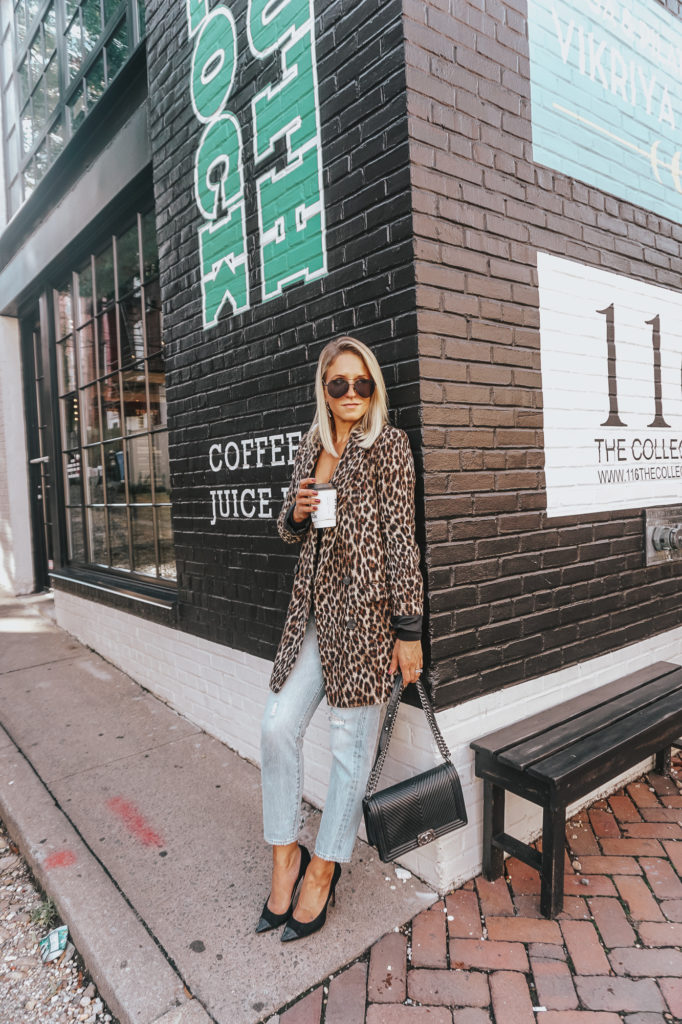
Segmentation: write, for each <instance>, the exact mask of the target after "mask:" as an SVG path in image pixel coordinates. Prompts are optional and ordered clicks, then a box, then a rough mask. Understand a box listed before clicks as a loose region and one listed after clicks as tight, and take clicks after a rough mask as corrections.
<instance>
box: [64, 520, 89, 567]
mask: <svg viewBox="0 0 682 1024" xmlns="http://www.w3.org/2000/svg"><path fill="white" fill-rule="evenodd" d="M66 524H67V534H68V544H69V558H70V560H71V561H72V562H84V561H85V534H84V530H83V509H82V508H80V507H79V506H74V507H73V508H69V509H67V517H66Z"/></svg>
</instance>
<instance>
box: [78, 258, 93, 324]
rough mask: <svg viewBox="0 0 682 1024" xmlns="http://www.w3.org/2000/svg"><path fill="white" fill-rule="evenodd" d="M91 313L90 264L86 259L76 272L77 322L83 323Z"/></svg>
mask: <svg viewBox="0 0 682 1024" xmlns="http://www.w3.org/2000/svg"><path fill="white" fill-rule="evenodd" d="M92 314H93V303H92V265H91V263H90V260H88V262H87V263H86V264H85V266H84V267H81V269H80V271H79V273H78V323H79V324H84V323H85V322H86V320H89V319H90V318H91V317H92Z"/></svg>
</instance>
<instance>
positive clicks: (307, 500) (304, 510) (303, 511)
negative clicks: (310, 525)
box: [292, 476, 320, 523]
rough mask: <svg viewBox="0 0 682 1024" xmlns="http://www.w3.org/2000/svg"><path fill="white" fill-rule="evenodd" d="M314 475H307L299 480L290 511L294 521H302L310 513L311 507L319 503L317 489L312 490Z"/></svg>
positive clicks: (313, 507) (315, 506)
mask: <svg viewBox="0 0 682 1024" xmlns="http://www.w3.org/2000/svg"><path fill="white" fill-rule="evenodd" d="M314 485H315V477H314V476H307V477H305V478H304V479H303V480H301V482H300V484H299V485H298V491H297V492H296V504H295V506H294V511H293V513H292V516H293V520H294V522H295V523H302V522H303V520H304V519H307V518H308V517H309V516H310V514H311V513H312V511H313V509H315V508H317V506H318V505H319V504H320V499H319V497H318V495H317V491H316V490H314Z"/></svg>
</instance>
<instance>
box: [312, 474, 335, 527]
mask: <svg viewBox="0 0 682 1024" xmlns="http://www.w3.org/2000/svg"><path fill="white" fill-rule="evenodd" d="M313 490H315V491H317V495H318V497H319V499H320V504H319V505H318V506H317V508H316V509H313V511H312V513H311V516H312V520H313V526H314V527H316V528H317V529H318V530H322V529H324V528H325V527H328V526H336V487H334V485H333V484H317V486H316V487H314V488H313Z"/></svg>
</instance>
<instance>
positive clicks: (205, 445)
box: [147, 0, 423, 658]
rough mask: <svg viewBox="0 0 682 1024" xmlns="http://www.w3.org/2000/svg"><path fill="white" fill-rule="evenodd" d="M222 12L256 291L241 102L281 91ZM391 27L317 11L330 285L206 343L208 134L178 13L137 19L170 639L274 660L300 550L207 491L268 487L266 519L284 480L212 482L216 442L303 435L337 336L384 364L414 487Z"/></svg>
mask: <svg viewBox="0 0 682 1024" xmlns="http://www.w3.org/2000/svg"><path fill="white" fill-rule="evenodd" d="M229 6H230V9H231V10H232V13H233V15H234V17H235V20H236V24H237V35H238V52H239V54H240V55H241V56H240V63H239V72H238V78H237V81H236V85H235V89H234V90H233V93H232V96H231V97H230V101H229V103H228V106H229V109H230V110H232V111H233V112H234V113H235V114H236V115H237V117H238V119H239V121H240V124H241V127H242V132H243V142H244V153H245V161H246V162H245V180H246V183H247V192H246V210H247V231H248V235H249V249H250V251H249V266H250V276H251V282H252V285H253V284H254V283H257V282H258V253H257V250H256V235H257V223H258V222H257V212H256V195H255V186H254V173H253V162H252V156H251V155H250V154H252V134H251V127H250V102H251V99H252V97H253V95H254V93H255V91H256V90H257V89H258V88H262V87H263V85H264V84H265V83H266V82H268V81H275V80H276V78H275V77H274V76H273V67H272V65H271V63H270V62H269V61H267V60H266V61H262V62H260V61H254V60H253V59H252V60H251V61H248V62H247V61H245V58H246V54H247V52H248V48H247V42H246V0H238V2H236V3H232V4H230V5H229ZM401 13H402V12H401V4H400V2H399V0H389V2H382V0H360V2H357V0H337V2H335V3H326V2H325V3H318V4H317V5H316V42H317V68H318V80H319V90H320V108H321V122H322V157H323V164H324V191H325V202H326V217H327V250H328V266H329V274H328V275H327V276H326V277H325V278H322V279H321V280H318V281H316V282H311V283H308V284H302V285H301V284H297V285H294V286H293V287H291V288H289V289H287V290H286V291H285V292H284V293H283V295H282V296H280V297H278V298H276V299H273V300H271V301H269V302H267V303H261V302H259V301H256V302H255V304H254V305H253V307H252V308H251V310H249V311H248V312H246V313H244V314H242V315H239V316H236V317H228V316H226V315H225V314H223V316H222V318H221V320H220V322H219V324H218V326H217V327H215V328H211V329H208V330H203V329H202V322H201V309H200V302H201V298H200V296H201V292H200V284H199V254H198V243H197V228H198V226H199V224H200V217H199V214H198V212H197V208H196V205H195V202H194V197H193V168H194V155H195V150H196V147H197V144H198V140H199V136H200V130H201V127H202V126H201V125H200V124H199V122H198V121H197V120H196V118H195V116H194V114H193V111H192V106H191V102H190V90H189V75H190V60H191V52H192V48H191V45H190V41H189V39H188V32H187V23H186V14H185V3H184V2H183V0H151V2H150V3H149V4H148V5H147V25H148V28H147V46H148V76H149V94H150V125H151V134H152V150H153V164H154V186H155V200H156V211H157V226H158V236H159V245H160V263H161V289H162V301H163V310H164V335H165V340H166V354H167V355H166V366H167V382H168V419H169V424H170V456H171V468H172V474H173V503H174V509H173V521H174V529H175V540H176V546H177V568H178V597H179V607H178V625H179V627H180V628H182V629H184V630H187V631H189V632H192V633H195V634H197V635H200V636H204V637H208V638H210V639H212V640H216V641H218V642H221V643H225V644H228V645H230V646H231V647H234V648H237V649H239V650H247V651H249V652H251V653H254V654H257V655H260V656H262V657H266V658H272V657H274V653H275V649H276V645H277V642H278V640H279V636H280V633H281V628H282V625H283V622H284V613H285V610H286V606H287V603H288V600H289V596H290V592H291V584H292V574H293V567H294V565H295V559H296V556H297V553H298V550H297V549H293V548H291V547H289V546H288V545H284V544H283V543H282V542H281V540H280V539H279V537H278V535H277V531H276V526H275V519H274V518H273V519H269V520H260V521H249V520H244V519H240V520H233V519H226V520H222V521H219V523H218V525H217V526H215V527H211V526H210V517H211V505H210V498H209V490H210V489H211V488H214V487H221V486H223V487H224V486H228V484H229V485H230V486H235V487H238V486H240V485H243V484H248V485H249V486H253V487H257V486H272V487H273V496H274V497H275V500H274V501H273V511H274V515H275V516H276V514H277V512H278V511H279V507H280V504H281V502H280V499H279V497H278V496H277V495H276V494H275V490H274V489H277V491H278V490H279V488H280V487H281V486H282V485H286V483H288V480H289V476H290V467H289V466H284V467H278V468H276V469H272V470H271V469H269V468H267V467H264V468H263V469H261V470H259V471H257V472H255V471H253V470H251V471H248V472H244V473H243V475H240V474H239V473H238V472H237V473H234V474H231V475H230V477H229V479H227V478H226V476H225V475H220V474H213V473H211V471H210V469H209V464H208V449H209V446H210V445H211V444H212V443H214V442H215V443H223V444H224V442H225V441H228V440H236V441H237V442H239V441H240V440H241V439H242V438H245V437H253V436H256V435H266V434H273V433H279V432H283V431H286V430H295V429H300V430H305V429H307V427H308V426H309V424H310V422H311V420H312V416H313V411H314V410H313V405H312V397H313V387H312V385H313V379H314V369H315V364H316V361H317V356H318V354H319V351H320V349H321V348H322V346H323V345H324V344H326V342H328V341H329V340H331V339H332V338H333V337H335V336H336V335H338V334H339V333H352V334H355V335H356V336H357V337H359V338H361V339H362V340H363V341H365V342H366V343H367V344H369V345H370V346H371V347H372V348H373V349H374V351H375V352H376V354H377V357H378V359H379V362H380V364H381V365H382V367H383V369H384V373H385V376H386V381H387V385H388V388H389V395H390V400H391V405H392V408H393V409H394V410H395V412H394V415H393V419H394V422H396V423H397V424H398V425H399V426H402V427H403V428H405V429H407V430H408V432H409V434H410V436H411V439H412V443H413V447H414V449H415V454H416V458H417V467H418V473H419V476H420V478H421V475H422V474H421V444H420V432H419V422H420V421H419V382H418V358H417V338H416V312H415V294H414V264H413V250H412V227H411V204H410V191H409V189H410V173H409V163H408V135H407V111H406V89H405V59H404V49H403V32H402V20H401ZM419 501H420V496H419V495H418V504H419ZM422 532H423V531H422Z"/></svg>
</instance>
